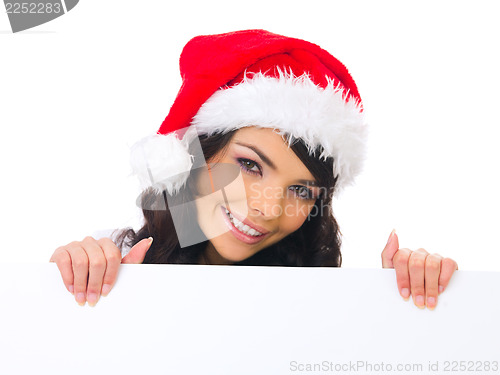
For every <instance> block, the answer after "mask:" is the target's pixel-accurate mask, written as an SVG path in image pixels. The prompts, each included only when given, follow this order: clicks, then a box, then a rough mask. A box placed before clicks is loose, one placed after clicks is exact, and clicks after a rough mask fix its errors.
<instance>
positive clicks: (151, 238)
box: [148, 237, 153, 245]
mask: <svg viewBox="0 0 500 375" xmlns="http://www.w3.org/2000/svg"><path fill="white" fill-rule="evenodd" d="M148 240H149V243H148V245H151V244H152V243H153V237H149V238H148Z"/></svg>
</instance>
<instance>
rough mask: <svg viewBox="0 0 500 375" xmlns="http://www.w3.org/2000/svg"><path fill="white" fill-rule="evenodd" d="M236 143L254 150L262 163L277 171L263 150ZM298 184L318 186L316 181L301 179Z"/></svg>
mask: <svg viewBox="0 0 500 375" xmlns="http://www.w3.org/2000/svg"><path fill="white" fill-rule="evenodd" d="M234 143H236V144H237V145H240V146H243V147H247V148H249V149H250V150H252V151H253V152H255V153H256V154H257V155H259V157H260V158H261V159H262V161H263V162H264V163H266V164H267V165H268V166H269V167H271V168H272V169H273V170H276V169H277V167H276V164H274V163H273V162H272V161H271V159H269V158H268V157H267V156H266V155H265V154H264V153H263V152H262V151H261V150H259V149H258V148H257V147H255V146H254V145H249V144H247V143H243V142H239V141H236V142H234ZM297 182H298V183H300V184H304V185H312V186H318V183H317V182H316V181H313V180H303V179H300V180H297Z"/></svg>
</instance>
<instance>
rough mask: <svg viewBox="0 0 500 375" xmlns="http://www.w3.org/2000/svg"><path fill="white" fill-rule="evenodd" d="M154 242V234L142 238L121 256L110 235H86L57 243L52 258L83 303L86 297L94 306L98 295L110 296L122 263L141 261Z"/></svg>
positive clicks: (77, 300) (64, 279) (71, 289)
mask: <svg viewBox="0 0 500 375" xmlns="http://www.w3.org/2000/svg"><path fill="white" fill-rule="evenodd" d="M152 242H153V238H151V237H149V238H145V239H143V240H141V241H139V242H138V243H137V244H135V245H134V246H133V247H132V248H131V249H130V251H129V253H128V254H127V255H126V256H124V257H123V259H122V257H121V251H120V249H119V248H118V247H117V246H116V245H115V243H114V242H113V241H112V240H111V239H110V238H101V239H100V240H95V239H94V238H92V237H85V238H84V239H83V241H74V242H71V243H69V244H67V245H66V246H61V247H58V248H57V249H56V251H54V254H52V257H51V258H50V262H55V263H56V264H57V267H58V268H59V271H60V272H61V276H62V278H63V282H64V285H65V286H66V289H68V291H69V292H70V293H71V294H73V295H74V296H75V300H76V302H78V304H79V305H80V306H83V305H85V301H87V302H88V304H89V306H95V305H96V303H97V301H98V300H99V297H100V296H101V295H102V296H107V295H108V293H109V292H110V291H111V289H112V288H113V286H114V284H115V281H116V277H117V275H118V269H119V266H120V263H131V264H140V263H142V261H143V260H144V257H145V256H146V252H147V251H148V250H149V248H150V247H151V243H152Z"/></svg>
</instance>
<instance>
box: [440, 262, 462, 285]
mask: <svg viewBox="0 0 500 375" xmlns="http://www.w3.org/2000/svg"><path fill="white" fill-rule="evenodd" d="M456 270H458V265H457V262H455V261H454V260H453V259H451V258H444V259H442V260H441V274H440V275H439V287H438V290H439V293H443V291H444V290H445V289H446V287H447V286H448V283H449V282H450V279H451V276H452V275H453V272H455V271H456Z"/></svg>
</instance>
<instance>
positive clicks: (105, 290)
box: [101, 284, 111, 297]
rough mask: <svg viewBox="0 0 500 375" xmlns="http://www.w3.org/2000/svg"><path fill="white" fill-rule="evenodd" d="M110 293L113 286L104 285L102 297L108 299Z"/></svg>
mask: <svg viewBox="0 0 500 375" xmlns="http://www.w3.org/2000/svg"><path fill="white" fill-rule="evenodd" d="M110 291H111V285H109V284H104V285H103V286H102V291H101V295H102V296H103V297H106V296H107V295H108V294H109V292H110Z"/></svg>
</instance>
